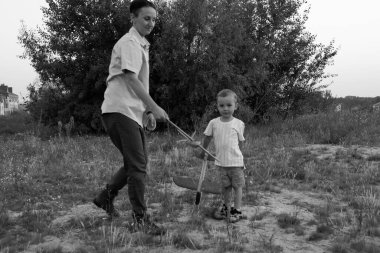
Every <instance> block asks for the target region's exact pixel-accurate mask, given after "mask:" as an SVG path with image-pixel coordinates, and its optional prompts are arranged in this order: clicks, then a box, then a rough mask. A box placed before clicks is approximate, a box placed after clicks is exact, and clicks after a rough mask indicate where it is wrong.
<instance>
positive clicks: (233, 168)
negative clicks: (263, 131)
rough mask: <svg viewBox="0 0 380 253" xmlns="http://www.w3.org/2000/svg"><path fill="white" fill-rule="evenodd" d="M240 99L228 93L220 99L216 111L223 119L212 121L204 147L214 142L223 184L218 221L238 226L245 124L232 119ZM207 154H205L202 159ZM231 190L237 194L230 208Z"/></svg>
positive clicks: (216, 161) (228, 91)
mask: <svg viewBox="0 0 380 253" xmlns="http://www.w3.org/2000/svg"><path fill="white" fill-rule="evenodd" d="M237 106H238V104H237V95H236V93H235V92H233V91H232V90H229V89H224V90H222V91H220V92H219V93H218V95H217V107H218V111H219V114H220V117H218V118H215V119H213V120H211V121H210V122H209V124H208V126H207V128H206V130H205V131H204V135H205V138H204V140H203V147H204V148H207V147H208V145H209V144H210V141H211V140H212V139H214V144H215V149H216V158H217V160H215V165H216V166H217V167H218V170H219V175H220V179H221V184H222V194H223V200H224V204H223V206H222V207H221V208H220V210H218V211H217V212H216V213H215V214H214V215H215V218H217V219H225V218H228V217H229V218H230V222H236V221H238V220H240V219H242V218H243V217H244V216H243V215H242V212H241V210H240V208H241V204H242V203H241V202H242V194H243V186H244V184H245V180H244V171H243V170H244V161H243V154H242V152H241V151H240V146H241V143H242V142H243V141H244V140H245V139H244V136H243V134H244V127H245V125H244V123H243V122H242V121H241V120H239V119H237V118H235V117H234V116H233V114H234V111H235V110H236V109H237ZM203 155H204V154H202V156H203ZM232 189H233V190H234V206H233V207H231V208H230V202H231V195H232ZM228 212H229V213H228Z"/></svg>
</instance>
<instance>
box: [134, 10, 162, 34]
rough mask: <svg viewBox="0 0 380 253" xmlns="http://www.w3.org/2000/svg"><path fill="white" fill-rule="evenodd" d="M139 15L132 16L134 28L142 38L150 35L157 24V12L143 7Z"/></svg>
mask: <svg viewBox="0 0 380 253" xmlns="http://www.w3.org/2000/svg"><path fill="white" fill-rule="evenodd" d="M137 13H138V14H137V16H135V15H134V14H133V13H132V14H131V15H132V22H133V26H134V27H135V29H136V30H137V31H138V32H139V34H140V35H141V36H146V35H148V34H150V32H151V31H152V30H153V27H154V25H155V24H156V18H157V13H156V10H155V9H154V8H152V7H142V8H141V9H139V10H138V11H137Z"/></svg>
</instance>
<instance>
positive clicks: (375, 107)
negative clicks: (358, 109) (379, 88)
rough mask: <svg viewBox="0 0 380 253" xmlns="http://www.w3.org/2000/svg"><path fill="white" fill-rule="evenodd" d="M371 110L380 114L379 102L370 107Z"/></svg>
mask: <svg viewBox="0 0 380 253" xmlns="http://www.w3.org/2000/svg"><path fill="white" fill-rule="evenodd" d="M372 109H373V111H374V112H380V102H379V103H376V104H374V105H372Z"/></svg>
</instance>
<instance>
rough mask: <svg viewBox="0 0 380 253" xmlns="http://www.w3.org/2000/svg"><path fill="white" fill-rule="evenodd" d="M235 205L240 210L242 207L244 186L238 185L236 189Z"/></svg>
mask: <svg viewBox="0 0 380 253" xmlns="http://www.w3.org/2000/svg"><path fill="white" fill-rule="evenodd" d="M234 194H235V196H234V207H235V209H237V210H240V208H241V200H242V197H243V187H237V188H235V189H234Z"/></svg>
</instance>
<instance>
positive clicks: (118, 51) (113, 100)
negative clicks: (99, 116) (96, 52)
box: [102, 27, 149, 126]
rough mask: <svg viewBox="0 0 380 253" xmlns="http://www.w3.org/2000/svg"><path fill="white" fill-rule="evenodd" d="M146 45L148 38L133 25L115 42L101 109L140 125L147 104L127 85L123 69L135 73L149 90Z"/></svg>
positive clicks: (147, 47) (147, 44) (147, 46)
mask: <svg viewBox="0 0 380 253" xmlns="http://www.w3.org/2000/svg"><path fill="white" fill-rule="evenodd" d="M148 49H149V42H148V41H147V40H146V39H145V38H144V37H142V36H141V35H140V34H139V33H138V32H137V30H136V29H135V28H134V27H132V28H131V29H130V30H129V32H128V33H127V34H125V35H124V36H123V37H122V38H120V40H119V41H118V42H117V43H116V44H115V46H114V47H113V50H112V56H111V63H110V66H109V75H108V78H107V89H106V91H105V93H104V101H103V104H102V113H112V112H118V113H121V114H124V115H126V116H127V117H129V118H131V119H132V120H134V121H136V122H137V123H138V124H139V125H140V126H143V122H142V121H143V114H144V111H145V110H146V105H145V104H144V103H143V101H142V100H141V99H140V98H139V97H138V96H137V95H136V93H135V92H134V91H133V90H132V88H131V87H130V86H129V83H128V81H127V80H126V78H125V77H126V76H125V74H124V72H123V70H129V71H132V72H134V73H136V74H137V75H138V79H139V80H140V81H141V83H142V84H143V88H144V89H145V90H146V91H147V92H149V52H148Z"/></svg>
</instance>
